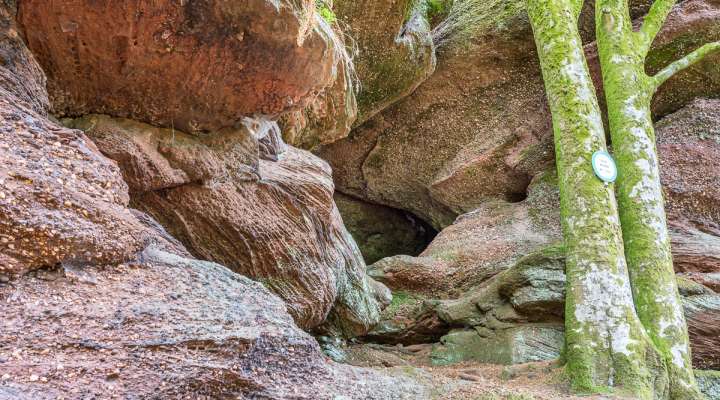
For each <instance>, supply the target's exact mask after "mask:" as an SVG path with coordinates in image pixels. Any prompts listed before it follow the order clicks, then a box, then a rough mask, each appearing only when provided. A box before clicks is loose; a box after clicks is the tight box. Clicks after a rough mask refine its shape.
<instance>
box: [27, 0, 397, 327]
mask: <svg viewBox="0 0 720 400" xmlns="http://www.w3.org/2000/svg"><path fill="white" fill-rule="evenodd" d="M18 18H19V21H20V23H21V25H22V27H23V29H24V31H25V32H24V33H25V36H26V37H27V40H28V44H29V47H30V48H31V50H33V51H34V53H35V54H36V55H37V57H38V59H39V61H40V63H41V65H42V66H43V67H44V68H45V70H46V71H47V74H48V87H49V92H50V99H51V101H52V104H53V108H54V111H55V113H56V114H57V115H59V116H68V115H69V116H73V115H83V114H88V113H93V112H101V113H106V114H110V115H113V116H115V117H131V118H133V119H135V120H142V121H146V122H149V123H152V124H154V125H156V126H165V127H167V128H168V129H165V130H163V129H159V128H155V127H153V126H150V125H141V124H140V123H136V122H132V121H131V120H122V121H113V120H111V119H109V118H105V117H100V116H96V117H88V118H84V119H80V120H75V121H66V122H67V123H68V124H69V125H71V126H74V127H77V128H81V129H83V130H85V131H87V132H88V133H89V134H90V135H91V136H92V137H93V140H94V141H95V142H96V143H97V145H98V146H99V148H100V151H102V152H103V153H104V154H105V155H106V156H108V157H109V158H111V159H113V160H115V161H117V162H118V164H119V166H120V168H121V170H122V174H123V178H124V180H125V181H126V182H127V183H128V185H129V186H130V188H129V189H130V192H131V194H132V199H133V200H132V201H133V205H134V206H135V207H137V208H140V209H142V210H144V211H146V212H148V213H149V214H151V215H152V216H153V217H154V218H155V219H157V220H158V221H159V222H160V223H161V224H162V225H163V226H165V227H166V228H167V229H168V231H169V232H170V233H171V234H172V235H174V236H175V237H177V238H178V239H180V241H182V242H183V243H184V244H185V245H187V247H188V249H189V250H190V251H191V252H192V253H193V254H194V255H195V256H197V257H201V258H203V259H208V260H213V261H216V262H218V263H221V264H223V265H225V266H228V267H230V268H232V269H233V270H235V271H236V272H239V273H242V274H245V275H247V276H251V277H253V278H256V279H259V280H262V281H263V282H264V283H265V284H266V285H267V286H268V287H270V288H271V289H272V290H273V291H274V292H275V293H278V294H280V296H281V297H283V299H284V300H286V302H287V304H288V306H289V309H290V312H291V314H292V315H293V316H294V317H295V319H296V322H297V323H298V324H299V325H300V326H301V327H303V328H305V329H311V328H318V329H321V330H323V331H331V332H335V333H341V334H344V335H348V336H354V335H357V334H361V333H364V332H365V331H367V330H368V329H369V328H370V327H371V326H372V325H373V324H374V323H375V322H377V320H378V314H379V311H380V309H381V307H382V304H383V303H384V302H386V301H387V297H388V294H387V291H386V290H385V289H384V288H383V287H382V285H378V284H376V283H374V282H372V281H370V280H369V279H368V278H367V276H366V275H365V264H364V262H363V260H362V258H361V256H360V253H359V251H358V249H357V246H356V245H355V243H354V242H353V240H352V238H351V237H350V235H349V234H348V233H347V231H346V230H345V228H344V226H343V224H342V220H341V218H340V216H339V214H338V211H337V208H336V207H335V204H334V202H333V198H332V195H333V190H334V186H333V183H332V180H331V178H330V170H329V168H328V166H327V165H326V164H325V163H324V162H322V161H321V160H320V159H318V158H317V157H315V156H313V155H311V154H309V153H307V152H304V151H300V150H297V149H295V148H292V147H291V148H287V147H286V146H285V144H284V143H282V139H281V137H280V132H279V130H278V127H277V125H276V124H275V123H274V122H270V121H268V120H266V119H264V118H258V119H253V118H249V117H246V116H248V115H253V114H263V115H273V114H275V115H277V114H279V113H281V112H285V111H289V110H299V109H302V108H303V107H305V106H307V105H308V104H309V103H311V102H313V101H317V100H318V97H317V95H318V92H321V91H323V90H325V89H327V90H328V93H333V90H334V89H333V88H334V87H335V86H339V87H340V88H341V89H346V86H347V85H348V79H350V77H349V76H348V71H344V69H346V68H348V67H349V66H348V64H347V61H348V60H347V59H346V58H343V57H342V56H343V54H345V53H344V52H345V50H344V48H342V42H341V41H340V40H339V39H338V38H337V36H335V33H334V32H333V30H332V28H331V27H330V26H329V25H328V24H327V23H326V22H325V21H324V20H322V19H321V18H320V17H318V16H317V14H316V12H315V5H314V3H313V2H294V1H282V2H270V1H266V0H257V1H251V2H246V3H243V4H235V3H233V2H228V1H212V2H204V3H202V4H200V3H193V4H190V3H188V4H180V3H178V4H176V3H173V2H155V3H153V4H139V3H138V4H135V5H129V4H125V3H122V4H121V3H117V2H109V3H107V4H106V3H102V2H100V3H98V2H79V3H73V4H71V5H66V4H60V2H51V3H46V2H33V1H25V2H22V3H21V4H20V5H19V17H18ZM109 28H110V30H111V31H112V32H113V35H105V34H99V30H103V32H105V31H107V29H109ZM261 60H262V62H260V61H261ZM288 60H291V61H292V62H288ZM159 76H162V79H158V77H159ZM338 77H340V78H341V79H336V78H338ZM333 82H335V84H333ZM333 85H334V86H333ZM338 96H339V97H342V95H341V94H340V95H338ZM352 107H354V104H353V105H351V107H350V108H352ZM184 132H187V134H186V133H184ZM200 132H203V133H200ZM198 135H199V136H198ZM300 142H301V143H305V141H304V140H300ZM105 162H106V161H105ZM115 172H116V177H119V175H117V170H115ZM119 183H122V182H119ZM108 185H110V183H108ZM123 185H124V184H123ZM110 188H111V186H108V189H110ZM122 201H124V204H121V205H123V206H125V205H127V202H128V198H127V197H125V198H123V199H120V200H118V202H122ZM118 226H119V227H120V229H119V230H117V232H119V233H122V225H118ZM132 239H134V238H124V237H122V236H121V235H118V236H117V238H116V239H115V240H116V241H117V242H118V243H121V244H123V245H125V246H131V245H132V243H133V240H132ZM106 242H109V240H107V241H106ZM137 248H138V246H135V248H133V250H137ZM331 310H332V311H331ZM328 319H329V320H330V321H331V322H328V323H327V324H325V325H324V326H323V327H320V325H322V324H323V323H324V322H325V321H326V320H328Z"/></svg>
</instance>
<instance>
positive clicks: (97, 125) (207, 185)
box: [72, 116, 387, 336]
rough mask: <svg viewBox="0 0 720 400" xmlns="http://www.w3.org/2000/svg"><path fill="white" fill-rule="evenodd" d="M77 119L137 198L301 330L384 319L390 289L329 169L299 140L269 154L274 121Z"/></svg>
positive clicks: (350, 331)
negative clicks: (280, 305)
mask: <svg viewBox="0 0 720 400" xmlns="http://www.w3.org/2000/svg"><path fill="white" fill-rule="evenodd" d="M72 124H73V125H74V126H77V127H80V128H83V129H86V132H87V134H88V135H90V137H92V138H93V140H95V141H96V143H97V145H98V147H99V148H100V149H101V150H102V151H103V152H104V153H105V154H106V155H108V156H109V157H112V158H113V159H116V160H118V162H119V163H120V166H121V168H122V170H123V174H124V176H125V179H126V180H127V181H128V182H129V183H130V184H131V187H130V189H131V191H132V193H133V201H132V203H133V205H135V206H136V207H138V208H139V209H141V210H143V211H145V212H147V213H148V214H150V215H152V216H153V217H154V218H155V219H156V220H158V221H159V222H160V223H161V224H162V225H163V226H165V227H166V228H167V230H168V231H169V232H170V233H171V234H172V235H173V236H175V237H176V238H178V239H179V240H180V241H181V242H183V243H184V244H185V245H186V246H187V248H188V249H189V250H190V251H191V252H192V253H193V254H194V255H195V256H197V257H199V258H202V259H207V260H213V261H215V262H218V263H220V264H222V265H225V266H227V267H229V268H231V269H232V270H234V271H236V272H238V273H240V274H242V275H245V276H249V277H252V278H253V279H256V280H259V281H261V282H263V283H264V284H265V285H266V286H267V287H268V288H270V289H271V290H273V291H274V292H275V293H277V294H278V295H279V296H280V297H281V298H282V299H283V300H284V301H285V302H286V304H287V306H288V309H289V311H290V314H291V315H292V316H293V317H294V318H295V321H296V322H297V323H298V325H300V326H301V327H303V328H305V329H311V328H318V327H319V326H320V325H321V324H323V323H325V325H323V326H322V327H319V328H318V329H321V330H330V331H339V332H341V333H343V334H345V335H348V336H354V335H358V334H362V333H364V332H366V331H367V330H368V329H369V328H370V327H371V326H372V325H374V324H375V323H376V322H377V321H378V319H379V312H380V309H381V307H382V302H384V301H385V298H386V296H387V293H386V290H387V289H385V288H384V287H382V285H380V286H377V285H375V284H374V283H373V282H372V280H371V279H369V278H368V277H367V275H366V274H365V263H364V262H363V260H362V257H361V255H360V252H359V250H358V248H357V246H356V244H355V242H354V241H353V240H352V237H351V236H350V234H349V233H348V232H347V230H346V229H345V227H344V226H343V224H342V219H341V218H340V214H339V213H338V210H337V207H336V206H335V203H334V202H333V189H334V187H333V183H332V178H331V175H330V169H329V168H328V166H327V164H325V163H324V162H323V161H322V160H320V159H319V158H317V157H315V156H313V155H312V154H310V153H308V152H306V151H303V150H298V149H295V148H293V147H288V148H287V150H286V152H285V153H282V154H279V156H278V157H279V158H278V160H277V161H271V160H265V159H260V155H261V151H260V150H261V149H260V146H259V142H258V140H257V136H258V135H260V136H262V135H261V133H260V132H259V131H258V129H260V127H262V126H263V125H268V124H269V123H257V124H248V126H241V127H240V128H237V129H234V130H233V129H229V130H223V131H220V132H215V133H212V134H208V135H204V136H202V137H194V136H191V135H187V134H184V133H182V132H180V131H177V130H174V131H173V130H171V129H158V128H154V127H151V126H148V125H146V124H143V123H139V122H133V121H129V120H116V119H112V118H109V117H105V116H91V117H87V118H83V119H80V120H75V121H73V122H72ZM270 125H272V124H270ZM270 147H272V146H270ZM266 150H267V151H275V150H273V148H268V149H266ZM326 320H327V322H326Z"/></svg>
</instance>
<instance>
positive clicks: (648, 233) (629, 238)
mask: <svg viewBox="0 0 720 400" xmlns="http://www.w3.org/2000/svg"><path fill="white" fill-rule="evenodd" d="M674 3H675V1H674V0H672V1H668V0H656V1H655V2H654V3H653V5H652V7H651V10H650V12H649V13H648V15H647V16H646V17H645V21H644V23H643V26H642V27H641V29H640V30H639V31H638V32H634V31H633V28H632V21H631V19H630V13H629V9H628V3H627V0H596V2H595V5H596V30H597V43H598V50H599V53H600V65H601V68H602V76H603V86H604V91H605V98H606V100H607V107H608V119H609V123H610V126H609V128H610V134H611V138H612V144H613V150H614V155H615V158H616V161H617V165H618V170H619V175H618V180H617V195H618V203H619V212H620V222H621V226H622V232H623V240H624V243H625V256H626V259H627V263H628V269H629V273H630V281H631V286H632V289H633V299H634V302H635V307H636V310H637V314H638V316H639V318H640V320H641V321H642V324H643V326H644V327H645V329H646V331H647V333H648V335H649V336H650V338H651V339H652V341H653V344H654V345H655V347H656V348H657V349H658V351H659V352H660V354H661V356H662V358H663V361H664V364H665V366H666V368H667V371H668V375H669V378H670V386H669V389H670V390H669V393H668V396H667V397H669V398H671V399H683V400H686V399H687V400H692V399H701V398H703V397H702V395H701V394H700V392H699V390H698V388H697V383H696V382H695V378H694V376H693V371H692V364H691V358H690V346H689V339H688V333H687V325H686V323H685V317H684V314H683V309H682V304H681V300H680V296H679V294H678V290H677V284H676V281H675V273H674V270H673V262H672V254H671V252H670V239H669V236H668V230H667V223H666V216H665V205H664V201H663V194H662V187H661V184H660V172H659V165H658V157H657V151H656V146H655V132H654V129H653V124H652V119H651V112H650V102H651V100H652V96H653V94H654V93H655V91H656V89H657V87H658V86H659V85H660V84H662V82H664V81H665V80H666V79H668V78H669V77H670V76H671V75H672V74H673V73H675V72H677V71H679V70H680V69H682V68H685V67H687V66H688V65H691V64H692V63H694V62H697V61H698V60H700V59H701V58H702V56H704V55H705V54H708V53H709V52H711V51H713V50H715V49H716V48H717V47H718V44H716V43H714V44H710V45H706V46H704V47H702V48H701V49H699V50H697V51H696V52H694V53H693V54H691V55H689V56H688V57H686V58H685V59H683V60H680V61H678V62H676V63H673V64H671V65H670V66H669V67H668V68H667V69H665V70H663V71H661V72H660V73H659V74H658V75H657V76H656V77H650V76H648V75H647V74H646V73H645V58H646V56H647V53H648V50H649V48H650V46H651V44H652V42H653V40H654V38H655V36H656V35H657V33H658V31H659V30H660V27H661V26H662V24H663V22H664V20H665V18H666V17H667V15H668V13H669V12H670V10H671V9H672V7H673V5H674Z"/></svg>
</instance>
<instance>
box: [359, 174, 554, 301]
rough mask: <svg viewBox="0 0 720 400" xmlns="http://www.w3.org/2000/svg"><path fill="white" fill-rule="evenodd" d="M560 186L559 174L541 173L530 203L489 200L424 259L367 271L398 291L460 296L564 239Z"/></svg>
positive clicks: (393, 261)
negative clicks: (560, 208) (558, 188)
mask: <svg viewBox="0 0 720 400" xmlns="http://www.w3.org/2000/svg"><path fill="white" fill-rule="evenodd" d="M556 185H557V177H556V175H555V173H554V172H548V173H546V174H543V175H539V176H538V178H537V179H536V180H535V181H534V183H533V184H531V186H530V189H529V196H528V198H527V199H526V200H525V201H523V202H520V203H509V202H506V201H502V200H496V201H488V202H486V203H485V204H483V205H482V206H480V207H479V208H477V209H476V210H475V211H473V212H471V213H468V214H465V215H462V216H461V217H459V218H458V219H457V220H456V221H455V223H454V224H452V225H450V226H448V227H447V228H445V229H443V230H442V231H441V232H440V233H439V234H438V235H437V236H436V237H435V239H434V240H433V241H432V242H431V243H430V245H429V246H428V247H427V248H426V249H425V251H423V252H422V253H421V254H420V256H419V257H406V256H396V257H390V258H386V259H384V260H381V261H379V262H377V263H375V264H373V265H371V266H370V267H369V270H368V273H369V274H370V275H371V276H373V277H375V278H376V279H377V280H379V281H381V282H383V283H385V284H386V285H388V287H390V288H391V289H393V290H396V291H397V290H402V291H410V292H414V293H423V294H424V295H427V296H431V297H435V298H447V297H455V296H458V295H460V294H461V293H462V292H464V291H466V290H468V289H470V288H472V287H474V286H477V285H478V284H481V283H482V282H484V281H486V280H487V279H488V278H490V277H492V276H494V275H496V274H497V273H498V272H501V271H503V270H505V269H507V268H509V267H510V266H512V265H513V264H514V263H515V262H516V261H517V260H518V259H520V258H521V257H523V256H524V255H526V254H528V253H531V252H533V251H536V250H538V249H541V248H544V247H546V246H548V245H550V244H552V243H555V242H558V241H560V240H562V237H561V234H560V225H559V218H560V217H559V215H560V214H559V210H558V206H557V204H559V193H558V190H557V186H556Z"/></svg>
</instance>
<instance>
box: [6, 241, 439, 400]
mask: <svg viewBox="0 0 720 400" xmlns="http://www.w3.org/2000/svg"><path fill="white" fill-rule="evenodd" d="M44 272H45V274H46V276H45V277H44V278H42V279H41V278H39V277H33V276H29V275H27V276H24V277H22V278H21V279H20V280H18V281H16V282H14V283H13V286H2V285H0V314H2V316H3V318H2V321H3V322H2V329H0V360H2V362H0V376H3V379H2V381H0V398H8V399H10V398H12V399H18V398H21V399H22V398H27V399H57V398H60V397H62V398H68V399H81V398H111V397H121V398H162V399H186V398H188V399H189V398H193V399H197V398H213V399H215V398H267V399H287V398H293V399H303V400H305V399H307V400H315V399H322V400H330V399H336V398H338V396H351V397H352V398H371V399H400V398H403V399H417V398H424V397H425V396H427V388H426V387H424V386H423V385H422V384H420V383H418V382H416V381H414V380H412V379H409V378H404V377H391V376H389V375H382V374H380V373H378V372H375V371H372V370H367V369H361V368H353V367H350V366H345V365H338V364H334V363H331V362H328V361H326V359H325V357H324V356H323V355H322V353H321V350H320V346H319V345H318V344H317V342H316V341H315V340H314V339H313V338H312V337H311V336H310V335H308V334H307V333H305V332H303V331H301V330H300V329H298V328H297V326H295V324H294V323H293V320H292V318H291V317H290V315H288V313H287V311H286V309H285V305H284V304H283V302H282V301H281V300H280V299H278V298H277V297H276V296H274V295H273V294H271V293H270V292H269V291H268V290H267V289H265V288H264V287H263V286H262V285H261V284H259V283H257V282H253V281H251V280H249V279H248V278H245V277H242V276H240V275H237V274H235V273H232V272H231V271H230V270H228V269H226V268H224V267H222V266H220V265H218V264H214V263H210V262H204V261H197V260H192V259H187V258H183V257H179V256H176V255H174V254H170V253H166V252H163V251H161V250H159V249H157V248H155V247H151V248H149V249H147V250H146V251H144V252H143V253H142V255H141V257H140V259H139V260H138V262H134V263H131V264H126V265H121V266H119V267H117V268H112V269H108V268H102V267H97V266H87V267H84V268H82V269H69V270H63V269H59V270H56V271H44ZM49 276H53V278H52V280H49V279H48V277H49Z"/></svg>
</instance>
